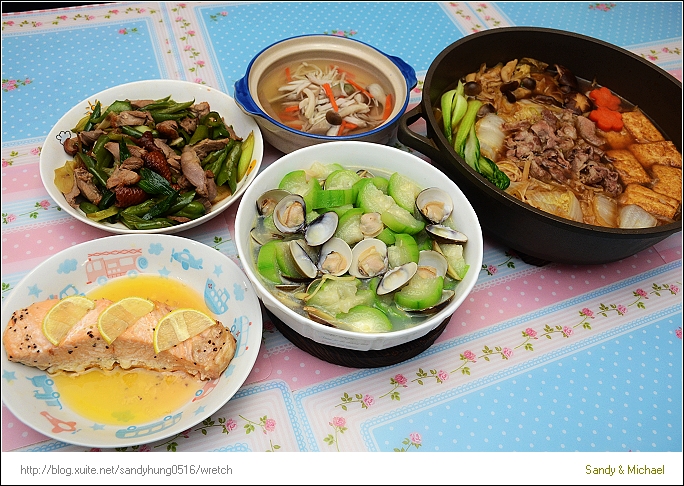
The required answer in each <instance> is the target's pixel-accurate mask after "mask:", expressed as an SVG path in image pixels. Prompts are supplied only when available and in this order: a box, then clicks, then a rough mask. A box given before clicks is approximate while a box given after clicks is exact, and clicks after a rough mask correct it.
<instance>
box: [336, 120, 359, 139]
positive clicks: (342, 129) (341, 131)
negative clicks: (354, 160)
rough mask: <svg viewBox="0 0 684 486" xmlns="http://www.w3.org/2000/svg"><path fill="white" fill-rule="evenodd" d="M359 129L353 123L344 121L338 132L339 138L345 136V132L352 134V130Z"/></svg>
mask: <svg viewBox="0 0 684 486" xmlns="http://www.w3.org/2000/svg"><path fill="white" fill-rule="evenodd" d="M356 128H359V126H358V125H356V124H355V123H351V122H348V121H345V120H342V123H341V124H340V128H339V129H338V130H337V136H338V137H339V136H340V135H344V134H345V133H344V132H345V130H346V131H347V132H351V131H352V130H354V129H356Z"/></svg>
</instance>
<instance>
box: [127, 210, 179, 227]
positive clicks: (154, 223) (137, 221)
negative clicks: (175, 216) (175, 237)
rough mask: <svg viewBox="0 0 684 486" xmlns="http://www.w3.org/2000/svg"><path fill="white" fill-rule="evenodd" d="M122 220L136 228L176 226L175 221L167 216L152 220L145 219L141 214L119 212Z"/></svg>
mask: <svg viewBox="0 0 684 486" xmlns="http://www.w3.org/2000/svg"><path fill="white" fill-rule="evenodd" d="M119 215H120V221H121V222H122V223H123V224H124V225H126V227H128V228H130V229H136V230H151V229H158V228H170V227H171V226H174V223H173V221H171V220H170V219H166V218H154V219H150V220H144V219H142V218H141V217H140V216H135V215H133V214H124V213H123V212H121V213H119Z"/></svg>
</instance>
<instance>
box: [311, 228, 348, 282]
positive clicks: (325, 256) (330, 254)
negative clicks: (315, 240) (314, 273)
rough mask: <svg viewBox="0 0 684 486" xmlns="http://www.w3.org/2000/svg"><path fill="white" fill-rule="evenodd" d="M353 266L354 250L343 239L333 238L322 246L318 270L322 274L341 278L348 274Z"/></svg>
mask: <svg viewBox="0 0 684 486" xmlns="http://www.w3.org/2000/svg"><path fill="white" fill-rule="evenodd" d="M351 264H352V250H351V248H350V247H349V245H348V244H347V243H346V242H345V241H344V240H343V239H342V238H337V237H333V238H330V239H329V240H328V241H326V242H325V244H323V246H321V252H320V255H319V257H318V269H319V270H320V271H321V273H328V274H330V275H335V276H340V275H344V274H345V273H347V271H348V270H349V267H351Z"/></svg>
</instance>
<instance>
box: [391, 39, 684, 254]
mask: <svg viewBox="0 0 684 486" xmlns="http://www.w3.org/2000/svg"><path fill="white" fill-rule="evenodd" d="M523 57H531V58H534V59H538V60H540V61H543V62H547V63H549V64H550V65H553V64H561V65H563V66H565V67H566V68H568V69H570V70H571V71H572V72H573V73H574V74H575V75H576V76H577V77H578V78H583V79H586V80H594V79H596V80H597V82H598V83H599V84H601V85H603V86H607V87H609V88H610V89H611V90H613V92H615V93H617V94H619V95H621V96H622V97H623V98H625V99H627V100H628V101H630V102H631V103H633V104H635V105H637V106H639V107H640V108H641V109H642V111H643V112H644V113H645V114H646V115H648V116H649V117H650V118H651V119H652V120H653V121H654V122H655V124H656V126H657V127H658V128H659V129H660V131H661V132H662V133H663V135H664V136H665V138H667V139H670V140H672V142H673V143H674V144H675V145H676V147H677V149H678V150H679V152H680V153H681V151H682V83H681V82H679V81H678V80H677V79H675V78H674V77H673V76H671V75H670V74H668V73H667V72H665V71H663V70H662V69H660V68H659V67H657V66H655V65H654V64H652V63H651V62H649V61H646V60H645V59H642V58H640V57H639V56H636V55H634V54H632V53H630V52H628V51H626V50H624V49H621V48H619V47H616V46H614V45H611V44H608V43H606V42H603V41H600V40H597V39H593V38H591V37H587V36H583V35H579V34H574V33H571V32H564V31H559V30H553V29H546V28H534V27H507V28H498V29H492V30H487V31H484V32H480V33H477V34H472V35H469V36H466V37H464V38H463V39H461V40H459V41H457V42H454V43H453V44H451V45H450V46H449V47H447V48H446V49H444V51H442V52H441V53H440V54H439V55H438V56H437V58H436V59H435V60H434V61H433V62H432V64H431V65H430V69H429V70H428V72H427V75H426V77H425V83H424V85H423V97H422V101H421V103H420V105H418V106H417V107H416V108H414V109H412V110H410V111H409V112H407V113H406V114H404V115H403V116H402V118H401V119H400V121H399V128H398V134H397V135H398V139H399V141H401V142H402V143H403V144H404V145H406V146H408V147H411V148H413V149H415V150H418V151H419V152H421V153H423V154H425V155H426V156H428V157H430V158H431V159H432V162H433V163H434V164H435V166H437V167H438V168H439V169H440V170H442V171H443V172H444V173H446V174H447V175H448V176H449V177H451V179H452V180H453V181H454V182H456V184H457V185H458V186H459V187H460V188H461V190H462V191H463V192H464V193H465V195H466V197H467V198H468V199H469V200H470V202H471V204H472V205H473V207H474V208H475V211H476V213H477V216H478V218H479V219H480V224H481V226H482V229H483V232H484V233H485V234H486V235H490V236H492V237H493V238H495V239H497V240H499V241H501V242H502V243H504V244H505V245H507V246H509V247H510V248H511V249H513V250H515V251H516V252H518V253H521V256H522V257H523V258H525V257H531V258H529V261H531V262H533V263H542V262H559V263H569V264H599V263H607V262H612V261H616V260H620V259H622V258H625V257H628V256H630V255H633V254H635V253H637V252H639V251H641V250H645V249H646V248H649V247H650V246H652V245H654V244H656V243H658V242H659V241H661V240H663V239H665V238H666V237H668V236H670V235H672V234H674V233H676V232H678V231H681V229H682V222H681V220H679V221H677V222H675V223H670V224H667V225H663V226H657V227H655V228H644V229H632V230H626V229H617V228H603V227H599V226H593V225H587V224H583V223H577V222H574V221H571V220H568V219H564V218H560V217H557V216H554V215H552V214H549V213H546V212H544V211H541V210H538V209H535V208H533V207H532V206H529V205H527V204H525V203H523V202H521V201H520V200H518V199H516V198H515V197H513V196H511V195H509V194H506V193H505V192H504V191H501V190H499V189H497V188H496V187H495V186H494V185H493V184H491V183H490V182H489V181H487V180H486V179H485V178H484V177H482V176H481V175H480V174H478V173H477V172H475V171H474V170H473V169H471V168H470V166H468V165H467V164H466V163H465V161H464V160H463V159H462V158H461V157H460V156H458V155H457V154H456V152H455V151H454V150H453V148H452V147H451V145H450V144H449V143H448V141H447V139H446V137H445V136H444V135H443V134H442V132H441V128H440V125H439V124H438V122H437V119H436V118H435V115H434V111H433V108H435V107H439V106H440V97H441V95H442V94H443V93H444V92H445V91H447V90H448V89H452V88H453V87H455V86H456V83H457V82H458V80H459V78H462V77H464V76H465V75H466V74H468V73H471V72H474V71H477V70H478V69H479V67H480V65H481V64H482V63H486V64H487V66H494V65H495V64H497V63H499V62H504V63H505V62H508V61H510V60H511V59H520V58H523ZM420 118H424V119H425V121H426V125H427V138H426V137H424V136H422V135H420V134H418V133H416V132H413V131H412V130H410V129H409V126H411V125H412V124H413V123H415V122H416V121H418V120H419V119H420Z"/></svg>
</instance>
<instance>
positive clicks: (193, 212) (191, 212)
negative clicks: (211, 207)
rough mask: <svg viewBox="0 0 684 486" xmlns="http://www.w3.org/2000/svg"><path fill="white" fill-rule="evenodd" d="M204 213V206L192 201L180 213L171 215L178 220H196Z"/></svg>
mask: <svg viewBox="0 0 684 486" xmlns="http://www.w3.org/2000/svg"><path fill="white" fill-rule="evenodd" d="M205 213H206V209H205V208H204V204H202V203H201V202H199V201H192V202H191V203H190V204H188V205H187V206H185V207H184V208H183V209H181V210H180V211H177V212H175V213H173V212H172V213H171V215H172V216H177V217H179V218H188V219H197V218H199V217H200V216H204V214H205Z"/></svg>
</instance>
